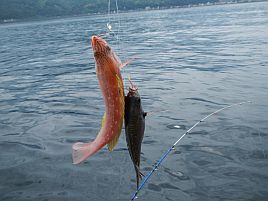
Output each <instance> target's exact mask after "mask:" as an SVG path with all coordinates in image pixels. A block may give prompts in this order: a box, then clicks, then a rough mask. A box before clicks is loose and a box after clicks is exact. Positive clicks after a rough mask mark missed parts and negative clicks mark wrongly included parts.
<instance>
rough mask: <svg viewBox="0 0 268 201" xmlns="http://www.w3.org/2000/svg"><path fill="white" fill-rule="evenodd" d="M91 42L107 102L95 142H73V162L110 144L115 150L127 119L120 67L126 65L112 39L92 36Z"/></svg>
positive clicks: (110, 149)
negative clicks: (116, 51)
mask: <svg viewBox="0 0 268 201" xmlns="http://www.w3.org/2000/svg"><path fill="white" fill-rule="evenodd" d="M91 45H92V49H93V52H94V57H95V62H96V73H97V78H98V80H99V85H100V89H101V92H102V95H103V99H104V103H105V114H104V117H103V120H102V127H101V129H100V131H99V134H98V135H97V137H96V139H95V140H94V141H93V142H89V143H83V142H77V143H75V144H74V145H73V163H74V164H78V163H81V162H82V161H84V160H86V159H87V158H89V157H90V156H92V155H93V154H95V153H96V152H97V151H99V150H100V149H101V148H102V147H104V146H105V145H106V144H108V149H109V151H112V150H113V148H114V147H115V145H116V144H117V142H118V138H119V136H120V134H121V130H122V125H123V119H124V110H125V102H124V87H123V81H122V76H121V73H120V68H121V67H123V66H124V64H122V63H121V61H120V59H119V58H118V57H117V55H116V54H115V53H114V52H113V51H112V49H111V48H110V47H109V45H108V43H107V42H106V41H105V40H104V39H102V38H100V37H98V36H92V39H91Z"/></svg>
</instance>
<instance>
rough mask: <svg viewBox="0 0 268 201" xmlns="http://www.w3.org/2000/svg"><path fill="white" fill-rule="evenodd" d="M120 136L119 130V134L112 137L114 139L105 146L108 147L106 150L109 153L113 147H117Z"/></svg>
mask: <svg viewBox="0 0 268 201" xmlns="http://www.w3.org/2000/svg"><path fill="white" fill-rule="evenodd" d="M120 134H121V130H120V132H119V134H117V135H116V136H115V137H114V138H113V139H112V140H111V141H110V142H109V143H108V144H107V146H108V150H109V151H113V149H114V147H115V146H116V145H117V143H118V140H119V136H120Z"/></svg>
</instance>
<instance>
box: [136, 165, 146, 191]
mask: <svg viewBox="0 0 268 201" xmlns="http://www.w3.org/2000/svg"><path fill="white" fill-rule="evenodd" d="M135 171H136V180H137V189H138V188H139V185H140V180H142V177H144V175H143V174H142V173H141V171H140V168H139V167H138V166H137V165H135Z"/></svg>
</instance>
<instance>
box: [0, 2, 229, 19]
mask: <svg viewBox="0 0 268 201" xmlns="http://www.w3.org/2000/svg"><path fill="white" fill-rule="evenodd" d="M223 1H224V0H118V5H119V9H120V10H135V9H144V8H146V7H147V8H148V7H151V8H153V7H160V8H161V7H170V6H184V5H189V4H200V3H207V2H210V3H215V2H223ZM226 1H227V0H226ZM229 1H231V0H229ZM108 2H109V1H108V0H0V20H4V19H25V18H40V17H53V16H68V15H78V14H88V13H97V12H101V13H104V12H107V7H108ZM111 9H115V0H111Z"/></svg>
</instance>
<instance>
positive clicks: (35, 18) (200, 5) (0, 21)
mask: <svg viewBox="0 0 268 201" xmlns="http://www.w3.org/2000/svg"><path fill="white" fill-rule="evenodd" d="M259 2H265V1H264V0H254V1H250V0H248V1H239V0H238V1H230V2H215V3H210V2H208V3H199V4H193V5H184V6H162V7H145V8H143V9H139V8H138V9H133V10H119V11H120V13H128V12H140V11H153V10H166V9H176V8H196V7H207V6H217V5H231V4H242V3H259ZM103 14H107V13H106V12H97V13H87V14H77V15H59V16H35V17H29V18H20V19H13V18H11V19H2V20H0V25H4V24H13V23H20V22H29V21H43V20H55V19H64V18H74V17H85V16H94V15H103Z"/></svg>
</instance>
